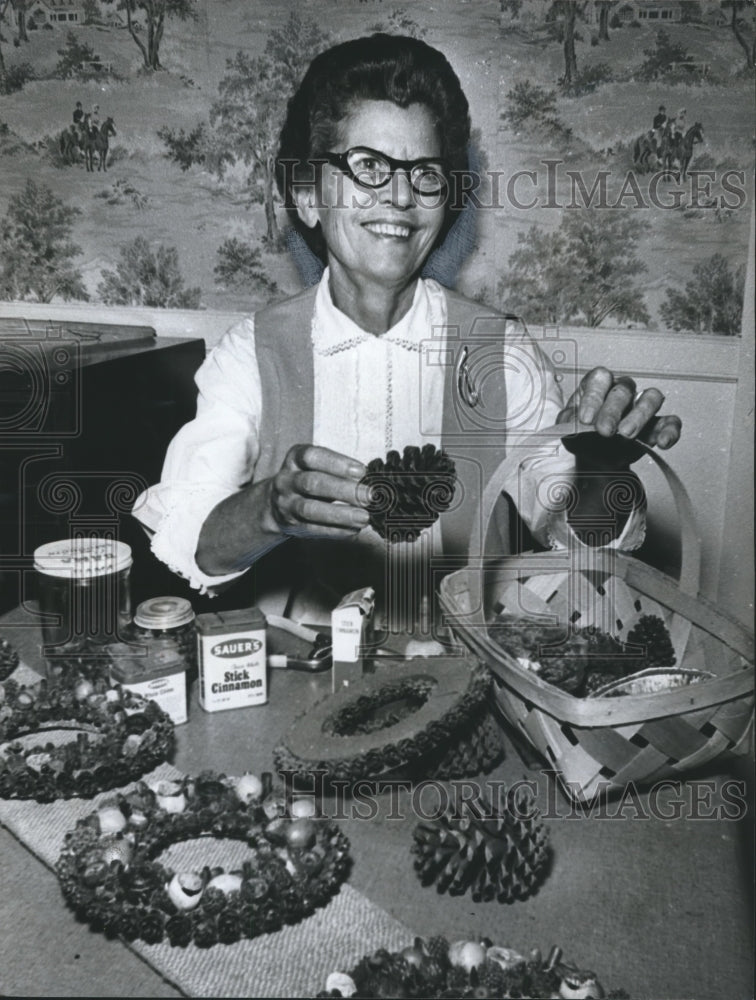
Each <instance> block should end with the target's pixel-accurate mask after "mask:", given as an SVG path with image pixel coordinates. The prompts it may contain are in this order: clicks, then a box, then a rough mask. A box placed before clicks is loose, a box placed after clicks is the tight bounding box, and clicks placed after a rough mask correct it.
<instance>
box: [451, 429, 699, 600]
mask: <svg viewBox="0 0 756 1000" xmlns="http://www.w3.org/2000/svg"><path fill="white" fill-rule="evenodd" d="M589 431H590V432H595V431H594V428H593V426H592V425H587V424H576V423H575V422H569V423H561V424H555V425H554V426H552V427H546V428H544V429H543V430H540V429H539V430H534V431H531V432H529V433H526V434H523V435H521V436H520V437H518V438H516V439H515V440H514V441H513V442H512V444H511V445H510V447H509V450H508V454H507V455H506V457H505V458H504V459H503V460H502V462H501V463H500V464H499V466H498V467H497V468H496V470H495V471H494V473H493V475H492V476H491V478H490V479H489V481H488V483H487V484H486V487H485V489H484V491H483V496H482V498H481V515H482V528H483V537H485V533H486V531H487V530H488V525H489V522H490V520H491V517H492V516H493V512H494V508H495V506H496V503H497V501H498V498H499V495H500V494H501V492H502V490H503V488H504V484H505V483H506V482H507V481H508V480H509V479H510V478H511V477H512V476H513V475H514V474H515V473H516V472H517V469H518V467H519V466H520V465H521V464H522V462H523V461H524V460H525V459H526V458H530V457H531V453H528V452H525V451H523V448H522V446H523V445H526V444H531V445H535V446H536V447H539V446H541V445H544V444H548V443H550V442H551V441H552V440H555V439H556V440H558V439H561V438H564V437H568V436H571V435H574V434H580V433H583V432H589ZM634 443H636V444H638V445H640V446H641V448H642V450H643V452H644V453H645V454H646V455H648V456H649V458H651V459H652V460H653V461H654V462H655V463H656V464H657V466H658V467H659V468H660V469H661V471H662V473H663V475H664V478H665V480H666V482H667V485H668V486H669V489H670V491H671V493H672V497H673V499H674V501H675V507H676V509H677V515H678V518H679V522H680V541H681V565H680V577H679V581H678V586H679V588H680V590H681V591H682V592H683V593H685V594H689V595H691V596H693V597H695V596H696V595H697V594H698V588H699V581H700V578H701V541H700V537H699V532H698V527H697V525H696V519H695V515H694V514H693V505H692V504H691V502H690V497H689V496H688V494H687V491H686V490H685V487H684V486H683V484H682V482H681V481H680V479H679V477H678V475H677V473H675V472H673V470H672V469H671V468H670V467H669V465H668V464H667V463H666V462H665V461H664V459H663V458H662V457H661V455H659V454H658V453H657V452H656V451H655V450H654V449H653V448H651V447H650V446H649V445H647V444H644V443H643V442H642V441H637V440H636V441H635V442H634ZM478 530H480V529H478ZM478 537H479V536H478V534H477V531H476V528H475V527H473V530H472V532H471V535H470V546H469V549H468V552H469V553H471V552H474V551H475V546H476V544H477V540H478ZM576 543H577V544H578V545H582V543H581V542H580V541H579V540H578V539H576ZM583 547H584V548H588V546H583ZM468 561H469V560H468Z"/></svg>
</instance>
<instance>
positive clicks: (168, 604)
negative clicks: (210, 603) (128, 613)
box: [129, 597, 197, 672]
mask: <svg viewBox="0 0 756 1000" xmlns="http://www.w3.org/2000/svg"><path fill="white" fill-rule="evenodd" d="M166 639H172V640H173V641H174V642H175V643H176V646H177V647H178V651H179V653H180V654H181V657H182V658H183V660H184V662H185V663H186V668H187V670H189V671H190V672H193V671H194V670H196V667H197V638H196V625H195V615H194V609H193V608H192V606H191V604H190V603H189V601H187V600H186V598H184V597H151V598H150V599H149V600H147V601H142V603H141V604H140V605H138V606H137V609H136V611H135V613H134V621H133V623H132V625H131V628H130V630H129V640H130V641H131V642H132V643H140V642H145V643H147V644H148V647H149V643H150V642H153V641H155V640H166Z"/></svg>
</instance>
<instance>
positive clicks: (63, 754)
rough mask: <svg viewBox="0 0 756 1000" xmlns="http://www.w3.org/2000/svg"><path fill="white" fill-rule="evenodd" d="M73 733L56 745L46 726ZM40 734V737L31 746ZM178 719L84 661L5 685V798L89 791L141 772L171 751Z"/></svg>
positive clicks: (1, 743)
mask: <svg viewBox="0 0 756 1000" xmlns="http://www.w3.org/2000/svg"><path fill="white" fill-rule="evenodd" d="M53 731H55V732H60V731H73V732H75V739H73V740H71V741H70V742H67V743H63V744H60V745H55V744H53V743H52V742H50V741H49V740H48V741H46V742H44V737H45V734H46V733H49V734H52V732H53ZM32 734H35V735H37V736H39V738H40V742H39V743H36V744H34V745H31V746H30V745H29V740H27V739H24V740H23V742H22V739H21V738H25V737H27V736H30V735H32ZM173 737H174V733H173V722H172V721H171V719H170V718H169V716H167V715H166V714H165V713H164V712H163V711H161V709H160V708H159V707H158V706H157V705H156V704H155V702H153V701H148V700H147V699H145V698H142V697H141V696H139V695H136V694H133V693H132V692H130V691H127V690H125V689H123V688H121V687H110V686H109V684H108V681H107V680H105V678H104V677H103V676H101V668H98V667H96V666H93V667H86V666H85V665H83V664H79V665H78V666H77V668H76V669H72V670H63V671H62V672H61V673H60V675H59V676H58V677H57V678H55V679H54V680H53V681H47V680H40V681H39V683H37V684H30V685H27V684H19V683H18V682H17V681H15V680H13V679H12V678H10V679H8V680H6V681H5V682H4V683H2V684H0V798H4V799H36V800H37V801H38V802H52V801H53V800H55V799H68V798H71V797H72V796H81V797H82V798H91V797H92V796H93V795H95V794H96V793H97V792H101V791H106V790H107V789H110V788H118V787H120V786H121V785H125V784H127V783H128V782H129V781H134V780H136V779H137V778H140V777H141V776H142V775H143V774H146V773H147V772H148V771H151V770H152V769H153V768H155V767H157V765H158V764H161V763H162V762H163V761H165V760H166V759H167V758H168V757H169V756H170V754H171V753H172V752H173Z"/></svg>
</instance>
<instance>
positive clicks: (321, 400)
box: [135, 35, 680, 622]
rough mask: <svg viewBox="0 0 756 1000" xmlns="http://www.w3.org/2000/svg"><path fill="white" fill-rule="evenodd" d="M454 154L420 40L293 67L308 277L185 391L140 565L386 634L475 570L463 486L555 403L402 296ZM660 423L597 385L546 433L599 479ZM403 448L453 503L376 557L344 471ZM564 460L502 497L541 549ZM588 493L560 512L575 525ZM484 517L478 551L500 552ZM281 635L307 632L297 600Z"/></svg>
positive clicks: (289, 149) (509, 362)
mask: <svg viewBox="0 0 756 1000" xmlns="http://www.w3.org/2000/svg"><path fill="white" fill-rule="evenodd" d="M469 136H470V122H469V114H468V106H467V101H466V99H465V96H464V94H463V92H462V89H461V87H460V84H459V80H458V79H457V77H456V75H455V74H454V71H453V70H452V68H451V66H450V65H449V63H448V62H447V60H446V58H445V57H444V56H443V55H442V54H441V53H440V52H438V51H437V50H435V49H433V48H431V47H430V46H428V45H427V44H425V43H423V42H421V41H418V40H416V39H412V38H404V37H398V36H388V35H374V36H372V37H370V38H363V39H357V40H354V41H350V42H346V43H344V44H341V45H338V46H336V47H334V48H332V49H329V50H328V51H327V52H325V53H323V54H321V55H320V56H318V57H317V58H316V59H314V60H313V62H312V65H311V66H310V68H309V70H308V72H307V74H306V75H305V77H304V79H303V81H302V83H301V85H300V88H299V90H298V91H297V93H296V94H295V96H294V97H293V98H292V100H291V101H290V102H289V108H288V113H287V120H286V122H285V124H284V126H283V130H282V133H281V145H280V151H279V157H278V163H277V167H278V181H279V187H280V189H281V193H282V195H283V196H284V198H285V201H286V204H287V207H288V208H289V210H290V212H291V214H292V216H293V218H294V220H295V223H296V226H297V227H298V229H299V230H300V232H301V233H302V234H303V235H304V237H305V239H306V240H307V242H308V244H309V245H310V247H311V248H312V250H313V251H314V252H315V253H317V254H318V255H319V256H320V257H321V259H322V260H323V263H324V264H326V265H327V268H326V270H325V272H324V274H323V277H322V279H321V280H320V282H319V284H318V285H317V286H316V287H314V288H312V289H308V290H307V291H305V292H303V293H301V294H300V295H299V296H296V297H294V298H293V299H291V300H288V301H287V302H284V303H279V304H277V305H274V306H271V307H269V308H267V309H264V310H262V311H261V312H260V313H258V314H257V315H256V316H255V317H254V320H253V319H251V318H250V319H249V320H246V321H244V322H243V323H241V324H239V325H238V326H237V327H235V328H233V329H232V330H230V331H229V332H228V333H227V335H226V337H225V338H224V339H223V341H222V342H221V343H220V344H219V346H218V347H217V348H216V349H215V351H214V352H213V353H212V355H211V356H210V357H209V358H208V360H207V362H206V363H205V365H204V366H203V367H202V369H201V370H200V371H199V373H198V375H197V384H198V388H199V399H198V408H197V417H196V419H195V420H194V421H193V422H191V423H190V424H188V425H187V426H186V427H184V428H183V429H182V430H181V431H180V432H179V434H178V435H177V437H176V438H175V439H174V441H173V442H172V443H171V445H170V447H169V450H168V454H167V456H166V462H165V466H164V470H163V477H162V482H161V483H160V484H159V485H158V486H157V487H154V488H152V489H151V490H150V491H148V493H147V494H146V496H143V497H142V498H140V501H138V503H137V506H136V508H135V514H136V516H137V517H138V518H139V519H140V520H141V521H142V523H143V524H144V525H145V526H146V527H147V528H148V529H149V530H150V531H151V532H153V540H152V545H153V550H154V552H155V553H156V554H157V555H158V557H160V558H162V559H163V560H164V561H165V562H166V563H167V564H168V565H169V566H171V567H172V568H173V569H174V570H175V571H177V572H179V573H181V574H182V575H184V576H186V577H188V578H189V580H190V581H191V583H192V585H193V586H195V587H198V588H200V589H201V590H210V591H213V590H214V589H217V588H219V587H222V586H224V585H225V584H227V583H228V582H229V581H231V580H233V579H234V578H235V577H237V576H239V575H240V574H242V573H244V572H245V571H246V570H247V569H248V568H249V567H250V566H252V565H254V564H257V566H256V570H255V587H256V589H255V592H254V593H250V599H251V600H256V601H257V602H258V603H262V604H263V605H264V606H265V601H264V598H265V597H266V596H267V594H266V591H268V590H275V584H274V582H273V579H272V578H276V577H277V578H278V581H279V582H281V583H282V584H283V587H282V590H281V592H280V594H279V596H281V595H283V596H282V600H283V602H284V603H286V598H287V595H289V593H290V588H291V585H292V584H294V585H298V584H299V583H300V582H301V581H302V580H303V579H304V577H305V576H307V577H308V578H309V579H310V580H312V579H314V580H315V581H316V582H317V583H318V584H319V585H320V586H321V589H322V587H323V585H324V584H327V585H328V587H327V589H326V590H325V592H323V593H321V595H319V596H320V599H319V602H317V601H316V603H319V607H320V610H321V611H327V610H328V609H329V608H330V607H332V606H333V604H334V603H335V602H336V600H337V599H338V597H339V596H341V594H343V593H344V592H345V591H346V590H348V589H351V588H352V587H354V586H357V585H367V584H373V585H377V586H378V587H379V588H381V587H383V589H384V591H385V594H384V596H385V598H386V600H387V602H388V603H393V604H394V608H393V611H392V614H391V617H392V621H393V622H395V621H396V620H397V619H398V618H403V619H410V620H411V619H412V617H413V615H414V613H415V612H416V609H417V604H418V600H419V599H420V597H422V596H423V595H424V594H426V595H427V593H429V592H432V591H433V590H434V589H435V585H436V583H437V579H436V577H437V575H438V573H440V572H443V571H444V570H448V568H449V566H450V565H457V566H458V565H459V564H460V560H462V561H464V557H465V555H466V553H467V550H468V544H472V550H471V552H472V555H473V556H475V555H476V554H477V552H478V550H479V552H481V553H482V552H483V548H484V540H483V539H482V538H480V537H479V538H478V539H477V542H476V540H475V532H474V531H473V532H472V541H470V539H471V527H473V526H474V524H475V516H476V513H477V514H479V511H478V509H477V508H478V506H479V505H478V500H479V496H480V491H481V489H482V487H483V485H484V484H485V481H486V480H487V478H488V476H489V475H490V473H491V471H492V470H493V469H494V468H495V467H496V465H498V463H499V461H500V460H501V458H502V457H503V454H504V449H505V447H506V445H507V443H508V441H510V440H511V438H512V436H513V434H515V433H517V432H519V431H521V430H524V429H526V428H534V427H538V426H547V425H549V424H552V423H554V422H555V421H556V419H557V417H558V416H559V414H560V411H561V409H562V400H561V397H560V393H559V389H558V386H557V384H556V382H555V380H554V378H553V375H552V373H551V371H550V369H549V367H548V365H547V364H546V362H545V361H544V359H543V357H542V356H541V354H540V352H539V351H538V349H537V348H536V347H535V346H534V345H533V343H532V342H531V341H530V340H529V338H528V337H527V334H526V333H525V332H524V329H523V327H522V325H521V324H520V323H518V322H515V321H512V320H511V319H507V318H505V317H502V316H497V315H492V313H491V311H490V310H488V309H487V308H484V307H481V306H480V305H479V304H476V303H471V302H468V301H467V300H465V299H462V298H461V297H459V296H456V295H454V294H453V293H451V292H449V291H447V290H446V289H445V288H443V287H442V286H441V285H440V284H438V283H437V282H435V281H432V280H427V279H423V278H421V277H420V275H421V272H422V270H423V267H424V265H425V264H426V262H427V261H428V259H429V256H430V255H431V253H432V251H433V250H434V248H437V247H439V246H440V245H441V244H442V242H443V240H444V238H445V236H446V235H447V233H448V232H449V231H450V229H451V227H452V226H453V223H454V220H455V213H456V212H457V211H458V210H459V205H458V204H457V199H455V185H456V182H457V181H458V179H459V177H460V176H461V174H462V172H464V170H465V169H466V166H467V147H468V143H469ZM475 356H477V357H478V359H479V361H480V363H479V364H477V367H476V365H475V364H473V363H472V361H471V358H473V357H475ZM494 359H495V363H494ZM492 369H495V370H493V371H492ZM476 370H477V371H478V372H481V373H483V375H484V376H485V377H483V376H481V377H480V378H478V380H477V382H476V378H475V371H476ZM481 393H483V395H484V397H485V398H483V399H481V398H480V396H481ZM661 402H662V397H661V394H660V393H659V392H658V390H656V389H648V390H646V391H645V392H643V393H641V394H640V396H639V397H638V399H637V401H636V400H635V386H634V385H633V384H632V382H631V380H629V379H620V380H615V379H614V378H613V377H612V375H611V373H610V372H609V371H607V370H605V369H597V370H595V371H593V372H591V373H590V374H589V375H588V376H586V377H585V378H584V379H583V382H582V384H581V386H580V389H579V391H578V393H577V394H576V398H575V399H574V400H572V401H571V404H570V407H568V410H565V411H563V414H562V415H563V416H566V415H567V414H568V413H570V414H573V415H574V414H575V413H577V415H578V416H579V419H580V421H582V422H583V423H585V424H593V425H594V427H595V429H596V430H597V431H598V433H599V435H601V436H603V437H605V438H607V440H610V441H611V443H612V444H614V443H616V445H617V447H616V448H614V447H612V448H611V449H610V454H609V455H608V456H606V460H605V461H604V460H602V468H603V467H606V468H607V469H610V468H611V469H612V470H614V471H616V470H617V469H618V468H619V467H620V466H621V465H622V464H623V461H624V460H623V459H622V458H619V459H618V458H617V456H618V455H620V456H621V455H622V454H624V453H626V449H625V450H623V448H622V445H623V444H626V443H627V439H629V438H633V437H636V436H638V435H640V434H641V433H642V434H643V435H644V438H645V439H646V440H647V441H649V442H650V443H652V444H659V445H660V446H661V447H669V446H671V445H672V444H674V443H675V441H676V440H677V438H678V436H679V430H680V423H679V420H677V418H675V417H666V418H660V417H657V416H656V414H657V411H658V409H659V407H660V405H661ZM424 444H433V445H435V446H437V447H438V446H443V447H444V449H445V450H446V451H447V452H448V453H450V454H451V455H452V457H453V458H454V460H455V463H456V466H457V474H458V477H459V482H460V486H461V489H460V490H459V493H460V494H461V499H460V500H459V502H457V503H456V509H455V510H453V511H450V512H449V513H448V514H444V515H442V517H441V519H440V523H439V524H437V525H436V526H434V528H432V529H431V530H430V531H427V532H424V533H423V535H422V536H421V539H420V542H419V544H418V543H415V544H414V546H412V545H410V544H409V543H402V544H400V545H398V546H391V547H390V552H389V553H388V554H387V552H388V550H387V548H386V547H385V546H384V544H383V542H382V541H381V539H380V538H379V537H378V536H377V535H376V534H375V532H373V531H372V529H370V528H369V527H368V521H369V516H368V512H367V510H366V506H367V505H368V501H369V497H370V493H369V490H368V489H367V488H366V486H365V485H364V484H362V483H361V479H362V477H363V475H364V474H365V471H366V468H365V465H366V462H367V461H369V460H370V459H371V458H374V457H382V456H384V455H385V454H386V452H387V451H388V450H389V449H396V450H398V451H399V452H401V451H402V449H403V448H404V447H405V446H406V445H424ZM571 461H572V459H571V458H570V456H569V455H567V454H566V453H565V452H564V451H561V452H560V453H559V454H554V453H553V452H551V453H548V454H545V455H539V457H536V458H532V457H530V458H529V461H528V462H527V463H525V464H526V473H525V475H524V476H522V477H521V481H520V483H519V484H514V485H513V487H512V490H511V493H512V495H513V498H514V500H515V502H516V503H517V506H518V508H519V511H520V513H521V515H522V516H523V517H524V519H525V521H526V522H527V524H528V526H529V527H530V528H531V530H532V531H533V532H534V534H535V535H536V536H537V537H539V538H540V539H541V540H542V541H543V542H544V543H547V544H548V543H549V541H550V540H551V539H550V538H549V533H550V532H551V534H553V533H554V530H555V529H554V528H553V522H554V519H553V518H552V517H550V514H549V512H548V511H547V510H545V508H544V507H543V505H542V503H541V502H540V500H539V490H540V485H541V484H542V482H543V477H544V476H550V475H553V474H555V473H558V474H560V475H563V473H564V469H565V468H566V466H567V465H568V464H569V463H570V462H571ZM589 471H590V472H594V471H596V470H595V469H593V468H591V469H589ZM589 480H590V477H587V478H585V479H584V483H583V485H582V486H581V489H580V500H579V504H578V510H579V511H581V512H584V511H585V510H586V509H594V506H595V502H596V498H595V489H594V490H592V489H591V482H589ZM595 482H596V481H593V485H594V486H595ZM573 513H574V512H573ZM505 515H506V512H505V511H503V510H502V513H501V516H500V518H499V523H498V530H499V538H498V541H497V540H496V539H494V542H493V544H496V545H497V546H498V548H499V549H500V550H504V551H506V550H507V549H508V546H509V544H510V542H509V537H508V534H509V532H508V528H507V525H506V523H505V521H506V517H505ZM478 520H479V517H478ZM550 526H551V527H550ZM447 527H449V530H448V531H447V530H445V529H446V528H447ZM478 528H479V529H480V526H478ZM619 528H622V538H621V541H622V542H623V544H625V543H626V544H633V539H635V541H637V535H638V519H637V518H634V517H631V518H630V519H629V521H628V522H627V523H626V524H625V525H624V527H623V526H622V525H619ZM293 539H294V540H296V541H297V544H294V542H292V540H293ZM284 542H286V543H287V544H286V546H284V548H283V549H282V548H280V547H279V546H281V544H282V543H284ZM486 544H488V545H490V544H491V539H490V538H489V539H488V542H487V543H486ZM271 550H273V551H271ZM303 551H304V558H305V559H306V560H309V565H308V567H307V569H305V567H304V564H303V563H302V562H301V561H300V559H301V557H302V552H303ZM267 553H270V555H268V556H267V558H265V559H263V558H262V557H263V556H266V554H267ZM450 554H451V556H452V563H450V562H449V561H448V559H449V555H450ZM455 558H456V563H455V562H454V561H453V560H454V559H455ZM313 566H314V572H313ZM268 577H270V578H271V579H268ZM310 596H313V595H310ZM268 607H270V605H269V606H268ZM288 607H289V610H290V611H291V603H290V602H289V605H288ZM280 608H281V605H280V604H279V606H278V610H280ZM300 614H302V615H306V616H307V617H308V618H309V619H310V620H313V619H314V618H315V617H316V614H317V610H316V608H315V606H314V605H313V603H312V601H310V603H309V604H308V606H307V608H306V610H302V611H301V612H300Z"/></svg>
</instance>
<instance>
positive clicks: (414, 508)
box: [362, 444, 456, 542]
mask: <svg viewBox="0 0 756 1000" xmlns="http://www.w3.org/2000/svg"><path fill="white" fill-rule="evenodd" d="M367 469H368V471H367V474H366V475H365V476H364V477H363V479H362V483H363V485H365V486H368V487H369V488H370V502H369V503H368V506H367V510H368V513H369V514H370V525H371V527H372V528H373V529H374V530H375V531H377V532H378V534H379V535H380V536H381V538H385V539H387V540H388V541H390V542H414V541H415V539H416V538H417V537H418V535H419V534H420V532H421V531H422V530H423V529H424V528H428V527H430V526H431V525H432V524H434V523H435V522H436V521H437V520H438V517H439V515H440V514H442V513H443V512H444V511H445V510H448V509H449V507H450V506H451V503H452V500H453V499H454V487H455V483H456V469H455V466H454V462H453V461H452V460H451V458H449V456H448V455H447V454H446V452H444V451H441V450H437V449H436V447H435V446H434V445H432V444H426V445H423V447H422V448H417V447H415V446H412V445H408V446H407V447H406V448H405V449H404V454H403V455H402V456H401V457H400V455H399V452H398V451H389V452H388V454H387V455H386V460H385V461H384V460H383V459H382V458H374V459H373V460H372V461H371V462H369V463H368V467H367Z"/></svg>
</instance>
